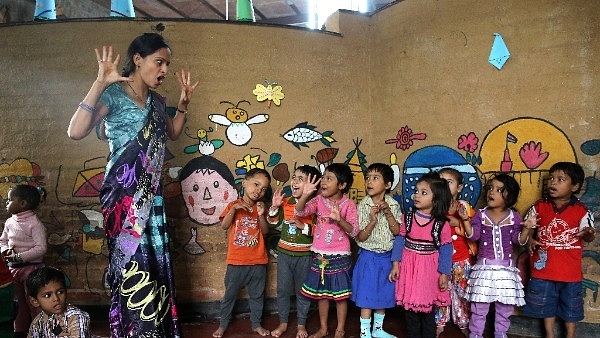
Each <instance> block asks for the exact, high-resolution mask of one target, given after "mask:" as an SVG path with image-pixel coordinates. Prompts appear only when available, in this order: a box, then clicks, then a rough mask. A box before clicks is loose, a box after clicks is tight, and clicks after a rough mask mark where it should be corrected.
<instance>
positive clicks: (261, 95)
mask: <svg viewBox="0 0 600 338" xmlns="http://www.w3.org/2000/svg"><path fill="white" fill-rule="evenodd" d="M265 82H266V83H267V86H266V87H265V86H264V85H262V84H260V83H259V84H257V85H256V88H255V89H254V90H253V91H252V94H254V95H256V100H257V101H259V102H262V101H264V100H269V108H270V107H271V102H273V103H275V105H277V106H279V105H280V104H281V100H283V98H284V97H285V94H283V88H282V87H281V86H280V85H278V84H277V82H273V83H270V82H269V81H266V80H265Z"/></svg>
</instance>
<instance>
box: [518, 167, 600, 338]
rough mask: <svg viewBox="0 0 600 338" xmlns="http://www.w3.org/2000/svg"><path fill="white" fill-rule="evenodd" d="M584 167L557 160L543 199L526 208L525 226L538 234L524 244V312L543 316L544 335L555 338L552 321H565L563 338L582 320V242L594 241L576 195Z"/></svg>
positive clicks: (590, 222) (571, 335)
mask: <svg viewBox="0 0 600 338" xmlns="http://www.w3.org/2000/svg"><path fill="white" fill-rule="evenodd" d="M583 180H584V172H583V168H581V166H580V165H578V164H576V163H571V162H558V163H555V164H554V165H553V166H552V167H550V176H549V178H548V183H547V189H548V197H547V198H545V199H541V200H539V201H537V202H536V203H535V204H534V205H533V206H532V207H531V209H530V210H529V212H528V213H527V216H526V222H530V223H535V226H537V235H536V237H534V239H533V240H532V241H531V244H530V245H529V248H530V251H531V259H530V264H531V279H530V280H529V283H528V287H527V293H526V295H525V301H526V304H525V306H524V307H523V314H525V315H526V316H529V317H534V318H544V328H545V329H546V337H548V338H554V321H555V317H556V316H558V317H560V318H562V319H563V320H564V321H565V326H566V330H567V338H575V329H576V325H575V324H576V322H578V321H580V320H582V319H583V299H582V296H581V281H582V279H583V273H582V271H581V262H582V252H583V245H582V244H583V243H582V240H584V241H586V242H591V241H593V240H594V238H595V236H594V233H595V232H594V228H593V224H594V218H593V216H592V214H591V213H590V212H589V210H588V209H587V208H586V207H585V205H584V204H583V203H582V202H581V201H580V200H579V199H578V198H577V197H575V194H577V193H579V191H580V190H581V186H582V185H583Z"/></svg>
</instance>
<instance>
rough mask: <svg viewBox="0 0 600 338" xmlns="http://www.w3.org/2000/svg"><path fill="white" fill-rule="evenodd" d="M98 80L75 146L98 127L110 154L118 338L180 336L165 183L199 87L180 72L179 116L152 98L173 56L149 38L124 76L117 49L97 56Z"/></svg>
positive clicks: (106, 197)
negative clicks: (169, 144) (171, 148)
mask: <svg viewBox="0 0 600 338" xmlns="http://www.w3.org/2000/svg"><path fill="white" fill-rule="evenodd" d="M95 52H96V59H97V61H98V76H97V78H96V81H94V83H93V84H92V86H91V88H90V90H89V91H88V93H87V95H86V96H85V98H84V99H83V101H82V102H81V103H79V106H78V108H77V110H76V111H75V113H74V114H73V117H72V118H71V122H70V124H69V129H68V135H69V137H70V138H72V139H74V140H80V139H83V138H84V137H86V136H87V135H88V134H90V132H91V131H92V130H93V129H94V128H95V127H96V132H97V134H98V136H99V137H101V138H103V139H106V140H107V141H108V145H109V150H110V154H109V156H108V163H107V165H106V171H105V173H104V183H103V185H102V189H101V191H100V201H101V203H102V214H103V215H104V221H105V229H106V237H107V241H108V247H109V266H108V273H107V282H108V284H109V286H110V291H111V306H110V314H109V317H110V318H109V321H110V330H111V335H112V337H174V338H177V337H181V328H180V326H179V324H178V319H177V309H176V306H175V283H174V281H173V269H172V265H171V258H170V255H169V249H168V246H169V239H168V235H167V229H166V218H165V211H164V201H163V195H162V186H161V183H160V178H161V172H162V167H163V160H164V154H165V148H166V141H167V138H169V139H171V140H176V139H177V138H178V137H179V135H181V133H182V131H183V129H184V126H185V122H186V116H185V114H186V112H187V107H188V104H189V103H190V99H191V97H192V94H193V93H194V90H195V89H196V86H197V85H198V82H196V83H194V84H192V82H191V79H190V77H191V76H190V73H189V72H188V73H187V74H186V73H185V71H184V70H183V69H182V70H181V73H176V75H177V80H178V82H179V85H180V87H181V95H180V97H179V102H178V104H177V112H176V113H175V115H174V116H172V117H171V116H169V115H168V114H167V112H166V101H165V98H163V97H162V96H160V95H159V94H157V93H156V92H154V91H153V89H156V88H158V86H160V85H161V84H162V82H163V81H164V79H165V77H166V75H167V70H168V66H169V63H170V59H171V49H170V47H169V46H168V45H167V43H166V42H165V40H164V39H163V37H162V36H161V35H158V34H155V33H146V34H143V35H141V36H138V37H137V38H135V39H134V40H133V41H132V42H131V44H130V45H129V49H128V51H127V58H126V59H125V64H124V66H123V71H122V73H121V74H119V73H118V71H117V65H118V63H119V59H120V55H116V56H115V57H114V59H113V48H112V46H103V47H102V49H101V50H99V49H95Z"/></svg>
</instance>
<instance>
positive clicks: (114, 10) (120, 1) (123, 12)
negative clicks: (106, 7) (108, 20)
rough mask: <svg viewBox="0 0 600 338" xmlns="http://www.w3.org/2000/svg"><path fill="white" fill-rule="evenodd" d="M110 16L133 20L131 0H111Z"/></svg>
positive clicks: (133, 13)
mask: <svg viewBox="0 0 600 338" xmlns="http://www.w3.org/2000/svg"><path fill="white" fill-rule="evenodd" d="M110 16H119V17H124V18H135V10H134V8H133V1H132V0H112V1H111V2H110Z"/></svg>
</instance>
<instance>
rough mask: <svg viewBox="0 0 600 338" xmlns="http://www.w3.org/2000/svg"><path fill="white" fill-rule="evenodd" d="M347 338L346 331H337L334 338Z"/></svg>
mask: <svg viewBox="0 0 600 338" xmlns="http://www.w3.org/2000/svg"><path fill="white" fill-rule="evenodd" d="M345 337H346V331H344V330H335V336H333V338H345Z"/></svg>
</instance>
